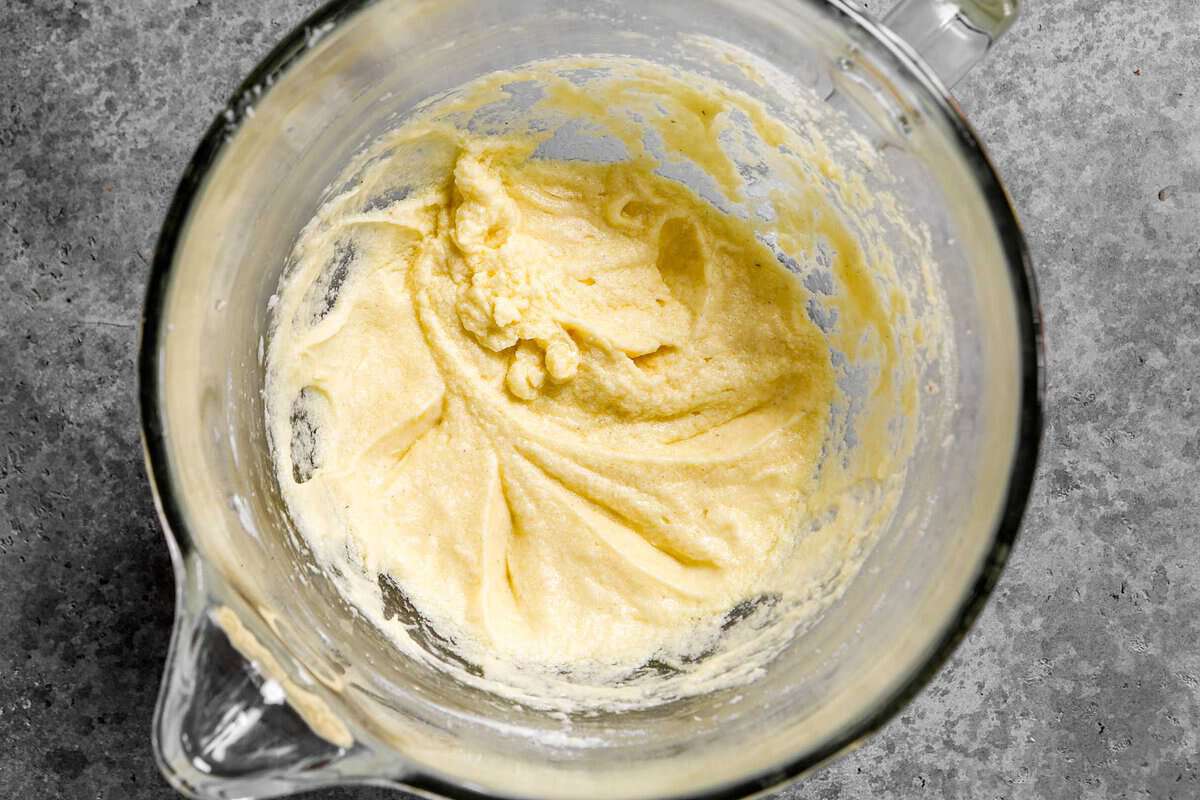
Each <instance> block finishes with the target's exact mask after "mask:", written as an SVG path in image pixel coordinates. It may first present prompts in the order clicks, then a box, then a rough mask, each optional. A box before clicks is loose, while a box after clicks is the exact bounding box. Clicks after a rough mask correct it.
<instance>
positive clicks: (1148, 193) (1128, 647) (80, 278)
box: [0, 0, 1200, 800]
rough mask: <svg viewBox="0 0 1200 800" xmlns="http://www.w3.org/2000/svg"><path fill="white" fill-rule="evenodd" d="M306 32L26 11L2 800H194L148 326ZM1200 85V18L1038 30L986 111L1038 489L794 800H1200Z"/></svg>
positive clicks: (1051, 7)
mask: <svg viewBox="0 0 1200 800" xmlns="http://www.w3.org/2000/svg"><path fill="white" fill-rule="evenodd" d="M871 5H876V6H878V3H871ZM311 6H312V3H310V2H306V3H292V2H287V0H253V2H249V1H246V0H242V1H239V2H232V1H230V2H220V1H214V0H198V1H195V2H193V0H168V1H167V2H163V1H162V0H129V1H128V2H116V0H93V1H92V2H82V1H80V2H68V1H67V0H62V1H61V2H59V1H57V0H7V2H4V3H0V186H2V189H0V321H2V322H3V326H2V334H0V797H5V798H10V797H11V798H89V800H90V799H91V798H95V799H96V800H145V799H147V798H159V799H164V798H169V797H171V796H172V795H171V793H170V790H169V789H168V788H167V786H166V785H165V784H164V783H163V782H162V780H161V779H160V778H159V776H158V774H157V772H156V770H155V768H154V763H153V760H152V757H151V752H150V747H149V726H150V716H151V710H152V706H153V702H154V696H155V691H156V687H157V684H158V677H159V670H160V665H161V662H162V658H163V655H164V653H165V650H166V646H167V636H168V629H169V624H170V617H171V599H172V578H171V575H170V572H169V568H168V566H169V565H168V560H167V554H166V550H165V547H164V546H163V542H162V538H161V534H160V532H159V528H158V523H157V521H156V519H155V516H154V513H153V507H152V505H151V500H150V496H149V493H148V490H147V488H146V485H145V480H144V477H143V469H142V462H141V453H140V449H139V445H138V435H137V425H138V423H137V413H136V405H135V394H134V388H135V386H134V383H135V381H134V351H135V343H136V337H137V329H136V323H137V319H138V314H139V308H140V304H141V300H142V291H143V286H144V282H145V280H146V276H147V261H148V260H149V258H150V254H151V250H152V247H153V244H154V239H155V235H156V232H157V229H158V226H159V224H160V221H161V219H162V216H163V213H164V210H165V208H166V204H167V202H168V198H169V196H170V193H171V192H172V190H173V188H174V185H175V182H176V180H177V179H178V177H179V175H180V172H181V170H182V168H183V165H184V163H185V160H186V159H187V157H188V156H189V154H190V152H191V150H192V147H193V146H194V144H195V143H196V141H197V140H198V138H199V136H200V133H201V131H202V129H203V128H204V127H205V126H206V125H207V124H208V122H209V120H210V118H211V117H212V115H213V114H214V113H215V111H216V110H217V109H218V108H219V107H220V105H221V104H222V102H223V101H224V99H225V98H226V96H227V94H229V92H230V91H231V90H232V88H233V87H234V86H235V84H236V82H237V81H238V80H239V78H240V76H241V75H243V74H244V73H245V72H247V71H248V70H249V68H250V67H251V66H252V65H253V64H254V62H255V61H256V60H257V58H258V57H260V56H261V55H262V54H263V53H264V52H265V50H266V49H267V48H268V47H269V46H270V45H271V44H272V43H273V42H274V41H276V40H277V39H278V38H279V37H281V36H282V35H283V33H284V32H285V31H286V30H287V29H288V28H289V27H290V26H291V25H292V24H293V23H295V22H296V21H297V20H298V19H299V18H300V17H301V16H302V14H304V13H306V12H307V11H308V10H309V8H310V7H311ZM1197 76H1200V3H1197V2H1195V0H1139V2H1137V3H1129V2H1126V1H1125V0H1030V2H1029V3H1028V8H1027V13H1026V15H1025V18H1024V19H1023V20H1022V21H1021V23H1020V24H1019V27H1018V28H1016V29H1015V30H1014V31H1013V32H1012V33H1011V35H1010V37H1009V38H1008V39H1007V40H1006V41H1004V42H1003V44H1002V45H1001V47H1000V48H999V49H998V50H997V51H996V53H995V54H994V58H992V59H991V60H990V61H989V62H988V63H987V64H986V65H985V66H983V67H981V68H980V69H979V70H978V71H977V72H975V73H973V74H972V75H971V76H970V77H969V78H968V79H967V80H966V82H965V83H964V84H962V85H961V86H960V87H959V91H958V94H959V96H960V98H961V100H962V105H963V107H964V108H965V109H966V110H967V112H968V114H969V115H970V117H971V118H972V119H973V120H974V122H975V124H976V126H977V127H978V129H979V130H980V132H981V134H982V136H983V139H984V140H985V141H986V142H987V143H988V144H989V145H990V147H991V152H992V155H993V157H994V159H995V161H996V163H997V164H998V166H999V168H1000V171H1001V173H1002V174H1003V175H1004V176H1005V177H1006V179H1007V181H1008V185H1009V187H1010V189H1011V192H1012V195H1013V198H1014V200H1015V203H1016V206H1017V208H1018V209H1019V210H1020V212H1021V215H1022V217H1023V219H1024V222H1025V225H1026V229H1027V232H1028V235H1029V241H1030V245H1031V247H1032V251H1033V255H1034V258H1035V260H1036V263H1037V266H1038V273H1039V277H1040V281H1041V289H1042V299H1043V306H1044V312H1045V321H1046V328H1047V332H1048V339H1049V347H1048V373H1049V377H1050V383H1049V395H1048V398H1047V399H1048V420H1047V429H1046V438H1045V445H1044V459H1043V462H1042V466H1041V469H1040V473H1039V480H1038V484H1037V488H1036V490H1035V495H1034V498H1033V501H1032V505H1031V507H1030V509H1029V513H1028V515H1027V518H1026V523H1025V527H1024V534H1023V537H1022V539H1021V541H1020V544H1019V547H1018V549H1017V551H1016V554H1015V556H1014V557H1013V559H1012V562H1011V565H1010V567H1009V569H1008V571H1007V573H1006V574H1005V576H1004V578H1003V580H1002V582H1001V584H1000V587H999V590H998V591H997V593H996V595H995V598H994V600H993V602H992V603H991V605H990V606H989V608H988V610H987V612H986V613H985V614H984V615H983V617H982V619H981V620H980V622H979V624H978V627H977V628H976V629H975V630H974V632H973V633H972V634H971V636H970V637H969V638H968V639H967V640H966V642H965V643H964V644H963V646H962V648H961V649H960V650H959V651H958V653H957V655H956V657H955V658H954V659H953V661H952V663H951V664H950V665H949V666H948V667H947V668H946V669H945V671H944V672H943V673H942V674H941V675H940V677H938V678H937V679H936V680H935V681H934V682H933V684H932V685H931V686H930V687H929V689H928V690H927V691H926V692H925V693H924V694H923V696H922V697H921V698H920V699H918V700H917V701H916V702H914V703H913V704H912V705H911V706H910V707H909V708H908V709H907V710H906V711H905V712H904V713H903V714H902V715H901V716H899V717H898V718H897V719H895V720H894V721H893V722H892V723H891V724H890V725H888V726H887V728H886V729H885V730H884V731H883V732H882V733H880V734H879V735H878V736H876V737H875V738H873V739H871V740H870V741H869V742H868V743H867V744H866V745H865V746H863V747H862V748H861V749H860V750H858V751H857V752H855V753H854V754H852V755H850V756H848V757H846V758H844V759H842V760H840V761H838V762H837V763H835V764H834V765H833V766H831V767H830V768H828V769H826V770H824V771H822V772H819V773H817V774H815V775H813V776H812V777H811V778H809V779H807V780H806V781H804V782H803V783H801V784H799V785H797V786H795V787H793V788H790V789H788V790H787V791H786V792H785V793H784V796H786V797H788V798H794V800H817V799H818V798H820V799H821V800H832V799H833V798H887V799H889V800H892V799H895V798H918V797H962V798H973V799H974V800H998V799H999V798H1005V799H1006V800H1018V799H1020V800H1026V799H1028V798H1075V797H1082V798H1141V797H1147V798H1190V797H1197V796H1200V776H1198V773H1197V769H1198V767H1200V763H1198V762H1200V755H1198V753H1200V750H1198V748H1200V741H1198V736H1200V703H1198V699H1197V698H1198V692H1200V581H1198V580H1196V578H1197V576H1200V547H1198V546H1197V518H1198V515H1200V496H1198V493H1197V480H1196V472H1197V471H1196V463H1197V460H1198V457H1200V431H1198V430H1197V418H1198V414H1197V410H1198V409H1197V398H1196V394H1198V393H1200V390H1198V389H1197V384H1198V380H1200V125H1198V124H1197V121H1198V120H1200V80H1198V77H1197ZM320 796H321V797H323V798H325V800H334V799H335V798H337V799H338V800H348V799H349V798H355V799H356V800H365V798H375V797H383V796H385V793H383V792H381V791H379V790H353V791H351V790H338V791H329V792H325V793H323V794H321V795H320ZM388 796H391V795H388Z"/></svg>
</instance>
